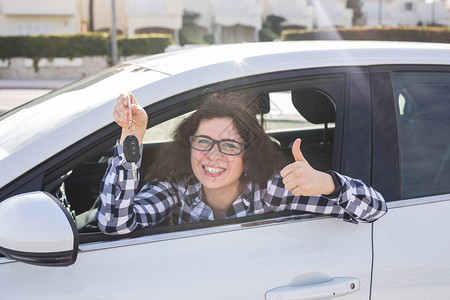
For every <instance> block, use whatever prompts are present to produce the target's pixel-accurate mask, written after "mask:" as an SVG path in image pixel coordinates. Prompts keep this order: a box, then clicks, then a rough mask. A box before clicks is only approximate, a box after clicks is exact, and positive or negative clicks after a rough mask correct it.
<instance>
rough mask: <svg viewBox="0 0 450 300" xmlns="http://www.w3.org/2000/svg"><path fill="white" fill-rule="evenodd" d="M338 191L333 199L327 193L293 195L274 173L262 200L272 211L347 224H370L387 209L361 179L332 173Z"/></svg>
mask: <svg viewBox="0 0 450 300" xmlns="http://www.w3.org/2000/svg"><path fill="white" fill-rule="evenodd" d="M335 173H336V175H337V176H338V178H339V180H340V182H341V186H342V187H341V190H340V191H339V194H338V195H337V197H335V198H329V197H328V196H327V195H317V196H294V195H292V193H291V192H289V191H288V190H286V189H285V188H284V184H283V178H282V177H281V176H280V175H279V174H277V175H275V176H274V177H272V179H271V180H269V182H268V185H267V192H266V195H265V196H264V198H265V202H266V203H268V205H269V206H271V209H272V210H273V211H283V210H301V211H305V212H310V213H317V214H322V215H330V216H333V217H336V218H338V219H341V220H344V221H348V222H351V223H355V224H357V223H359V222H364V223H370V222H373V221H375V220H377V219H378V218H380V217H381V216H383V215H384V214H385V213H386V212H387V206H386V203H385V201H384V198H383V196H382V195H381V194H380V193H379V192H377V191H376V190H375V189H373V188H372V187H370V186H368V185H366V184H365V183H364V182H362V181H361V180H357V179H353V178H350V177H348V176H344V175H341V174H339V173H337V172H335Z"/></svg>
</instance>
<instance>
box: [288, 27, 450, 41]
mask: <svg viewBox="0 0 450 300" xmlns="http://www.w3.org/2000/svg"><path fill="white" fill-rule="evenodd" d="M281 39H282V40H285V41H297V40H337V39H341V40H372V41H380V40H384V41H415V42H436V43H449V42H450V28H448V27H373V28H369V27H354V28H333V29H318V30H285V31H283V32H282V35H281Z"/></svg>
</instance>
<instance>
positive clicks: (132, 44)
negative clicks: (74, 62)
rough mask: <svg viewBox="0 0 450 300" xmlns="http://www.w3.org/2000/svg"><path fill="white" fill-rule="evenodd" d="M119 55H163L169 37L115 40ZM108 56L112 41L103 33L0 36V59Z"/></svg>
mask: <svg viewBox="0 0 450 300" xmlns="http://www.w3.org/2000/svg"><path fill="white" fill-rule="evenodd" d="M117 42H118V47H119V54H120V55H123V56H130V55H150V54H156V53H161V52H164V49H165V48H166V47H167V46H168V45H169V44H170V43H171V42H172V38H171V37H170V36H168V35H161V34H143V35H137V36H134V37H132V38H126V37H124V36H119V37H118V38H117ZM83 56H107V57H109V58H110V57H111V38H110V36H109V35H108V34H105V33H88V34H75V35H39V36H3V37H0V59H10V58H12V57H29V58H32V59H33V61H34V63H35V68H36V66H37V62H38V61H39V59H41V58H47V59H50V60H51V59H52V58H54V57H69V58H74V57H83Z"/></svg>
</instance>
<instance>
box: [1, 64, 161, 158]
mask: <svg viewBox="0 0 450 300" xmlns="http://www.w3.org/2000/svg"><path fill="white" fill-rule="evenodd" d="M166 76H167V75H164V74H161V73H158V72H155V71H151V70H149V69H146V68H142V67H140V66H135V65H129V64H125V65H121V66H118V67H114V68H110V69H108V70H105V71H103V72H101V73H99V74H97V75H94V76H91V77H88V78H86V79H82V80H80V81H77V82H75V83H73V84H71V85H68V86H66V87H63V88H61V89H58V90H55V91H53V92H51V93H49V94H46V95H44V96H42V97H39V98H36V99H35V100H33V101H30V102H28V103H26V104H24V105H22V106H20V107H18V108H16V109H13V110H12V111H10V112H7V113H5V114H3V115H1V116H0V159H2V158H4V157H6V156H8V155H10V154H12V153H14V152H16V151H18V150H19V149H21V148H22V147H24V146H26V145H28V144H30V143H32V142H33V141H35V140H37V139H39V138H40V137H42V136H45V135H46V134H48V133H49V132H51V131H53V130H55V129H57V128H59V127H61V126H63V125H64V124H67V123H69V122H70V121H71V120H74V119H75V118H77V117H78V116H80V115H82V114H85V113H86V112H88V111H90V110H92V109H94V108H96V107H98V106H100V105H102V104H104V103H106V102H108V101H110V100H112V99H115V98H116V97H117V96H118V95H119V94H120V93H121V92H124V91H132V90H135V89H137V88H139V87H141V86H143V85H146V84H149V83H151V82H154V81H156V80H158V79H161V78H163V77H166Z"/></svg>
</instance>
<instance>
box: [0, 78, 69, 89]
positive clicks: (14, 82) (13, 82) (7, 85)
mask: <svg viewBox="0 0 450 300" xmlns="http://www.w3.org/2000/svg"><path fill="white" fill-rule="evenodd" d="M76 80H77V79H0V89H51V90H53V89H57V88H60V87H62V86H64V85H67V84H69V83H72V82H74V81H76Z"/></svg>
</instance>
